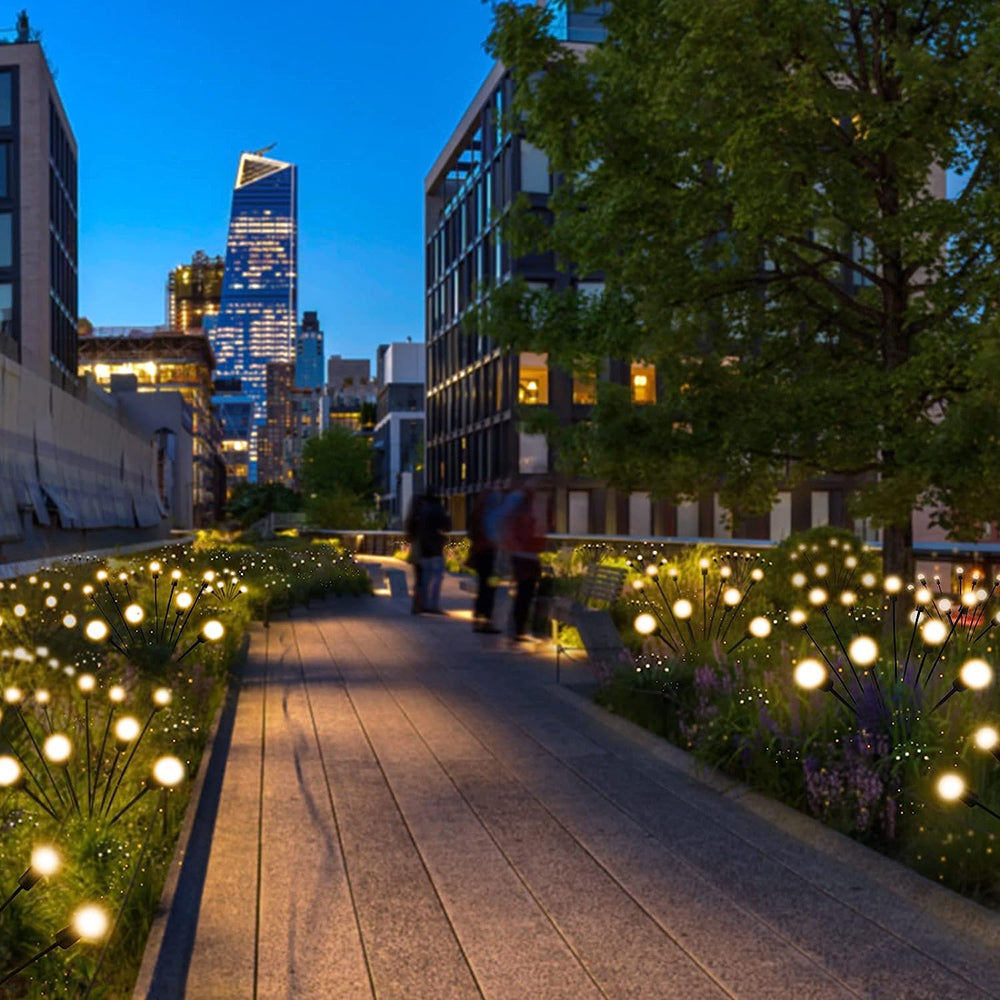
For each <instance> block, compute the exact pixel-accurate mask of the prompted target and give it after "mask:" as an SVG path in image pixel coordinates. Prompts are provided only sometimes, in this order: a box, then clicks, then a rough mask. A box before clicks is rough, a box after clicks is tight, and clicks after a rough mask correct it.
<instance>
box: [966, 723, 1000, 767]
mask: <svg viewBox="0 0 1000 1000" xmlns="http://www.w3.org/2000/svg"><path fill="white" fill-rule="evenodd" d="M972 738H973V740H974V741H975V744H976V746H977V747H979V749H980V750H985V751H986V753H991V754H993V756H994V757H996V759H997V760H1000V733H998V732H997V731H996V729H995V728H994V727H993V726H980V727H979V728H978V729H977V730H976V731H975V732H974V733H973V734H972Z"/></svg>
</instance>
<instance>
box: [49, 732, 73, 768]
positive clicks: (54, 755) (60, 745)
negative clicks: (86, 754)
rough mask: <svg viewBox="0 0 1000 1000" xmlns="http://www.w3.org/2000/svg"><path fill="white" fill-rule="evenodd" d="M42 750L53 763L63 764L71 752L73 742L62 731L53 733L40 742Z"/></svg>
mask: <svg viewBox="0 0 1000 1000" xmlns="http://www.w3.org/2000/svg"><path fill="white" fill-rule="evenodd" d="M42 751H43V752H44V754H45V756H46V758H48V760H50V761H52V763H53V764H65V763H66V761H68V760H69V755H70V754H71V753H72V752H73V744H72V743H70V741H69V740H68V739H67V738H66V737H65V736H63V735H62V733H53V734H52V735H51V736H50V737H49V738H48V739H47V740H46V741H45V742H44V743H43V744H42Z"/></svg>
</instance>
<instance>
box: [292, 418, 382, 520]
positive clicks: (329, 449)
mask: <svg viewBox="0 0 1000 1000" xmlns="http://www.w3.org/2000/svg"><path fill="white" fill-rule="evenodd" d="M299 481H300V482H301V483H302V491H303V493H304V494H305V495H306V496H307V497H309V496H310V495H311V494H313V493H316V494H323V493H333V492H335V491H337V490H343V491H345V492H347V493H352V494H354V495H355V496H357V497H359V498H366V499H367V498H370V496H371V492H372V473H371V442H370V441H369V439H368V438H366V437H364V436H362V435H360V434H355V433H353V432H352V431H349V430H347V429H346V428H344V427H336V426H334V427H331V428H330V429H329V430H327V431H325V432H324V433H323V434H321V435H320V436H319V437H315V438H310V439H309V440H308V441H307V442H306V443H305V446H304V448H303V449H302V468H301V470H300V472H299ZM352 527H353V526H352Z"/></svg>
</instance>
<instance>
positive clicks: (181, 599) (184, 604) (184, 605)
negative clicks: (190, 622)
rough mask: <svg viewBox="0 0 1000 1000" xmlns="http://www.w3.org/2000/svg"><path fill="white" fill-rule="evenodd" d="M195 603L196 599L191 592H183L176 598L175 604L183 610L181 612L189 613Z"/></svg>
mask: <svg viewBox="0 0 1000 1000" xmlns="http://www.w3.org/2000/svg"><path fill="white" fill-rule="evenodd" d="M193 602H194V598H193V597H192V596H191V593H190V591H187V590H182V591H181V592H180V593H179V594H178V595H177V596H176V597H175V598H174V603H175V604H176V605H177V607H179V608H180V609H181V611H187V609H188V608H189V607H191V605H192V603H193Z"/></svg>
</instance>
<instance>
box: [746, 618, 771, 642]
mask: <svg viewBox="0 0 1000 1000" xmlns="http://www.w3.org/2000/svg"><path fill="white" fill-rule="evenodd" d="M747 631H748V632H749V633H750V634H751V635H752V636H753V637H754V638H755V639H766V638H767V637H768V636H769V635H770V634H771V623H770V621H768V619H766V618H765V617H764V616H763V615H758V617H756V618H751V619H750V625H749V627H748V629H747Z"/></svg>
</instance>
